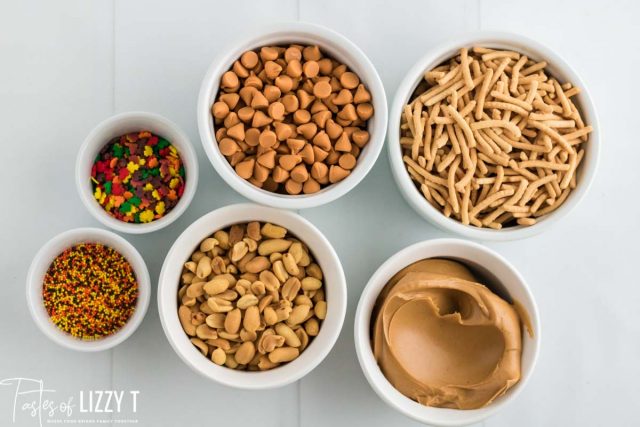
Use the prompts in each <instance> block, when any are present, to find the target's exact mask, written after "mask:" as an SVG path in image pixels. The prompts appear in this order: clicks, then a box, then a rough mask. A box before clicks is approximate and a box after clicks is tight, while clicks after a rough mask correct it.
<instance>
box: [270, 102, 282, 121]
mask: <svg viewBox="0 0 640 427" xmlns="http://www.w3.org/2000/svg"><path fill="white" fill-rule="evenodd" d="M268 111H269V116H271V118H272V119H273V120H282V119H283V118H284V113H285V109H284V105H283V104H282V102H274V103H273V104H271V105H269V109H268Z"/></svg>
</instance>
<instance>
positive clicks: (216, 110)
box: [211, 101, 229, 119]
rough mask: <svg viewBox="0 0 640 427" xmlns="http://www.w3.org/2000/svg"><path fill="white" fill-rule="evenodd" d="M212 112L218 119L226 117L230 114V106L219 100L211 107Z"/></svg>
mask: <svg viewBox="0 0 640 427" xmlns="http://www.w3.org/2000/svg"><path fill="white" fill-rule="evenodd" d="M211 114H213V117H215V118H216V119H224V118H225V117H226V116H227V114H229V106H228V105H227V104H226V103H225V102H222V101H218V102H216V103H214V104H213V106H212V107H211Z"/></svg>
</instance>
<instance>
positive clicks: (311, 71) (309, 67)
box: [302, 61, 320, 78]
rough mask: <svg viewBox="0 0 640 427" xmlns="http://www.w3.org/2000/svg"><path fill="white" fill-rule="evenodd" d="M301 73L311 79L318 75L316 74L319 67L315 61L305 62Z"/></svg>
mask: <svg viewBox="0 0 640 427" xmlns="http://www.w3.org/2000/svg"><path fill="white" fill-rule="evenodd" d="M302 71H303V72H304V75H305V76H307V77H308V78H313V77H316V76H317V75H318V72H320V66H319V65H318V63H317V62H316V61H307V62H305V63H304V65H303V66H302Z"/></svg>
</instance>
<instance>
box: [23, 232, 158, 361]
mask: <svg viewBox="0 0 640 427" xmlns="http://www.w3.org/2000/svg"><path fill="white" fill-rule="evenodd" d="M80 243H102V244H103V245H105V246H108V247H110V248H112V249H115V250H116V251H118V252H119V253H120V254H122V256H124V257H125V258H126V260H127V261H128V262H129V263H130V264H131V267H133V271H134V273H135V275H136V280H137V282H138V291H139V294H138V301H137V304H136V309H135V311H134V313H133V315H132V316H131V318H130V319H129V321H128V322H127V323H126V324H125V325H124V326H123V327H122V329H120V330H118V331H117V332H116V333H114V334H113V335H109V336H107V337H105V338H102V339H99V340H93V341H83V340H81V339H79V338H75V337H73V336H72V335H70V334H67V333H66V332H64V331H62V330H61V329H59V328H58V327H57V326H56V325H55V324H54V323H53V322H51V319H50V318H49V314H48V313H47V310H46V308H45V307H44V302H43V300H42V286H43V282H44V276H45V274H46V273H47V270H48V269H49V266H50V265H51V263H52V262H53V260H54V259H55V258H56V257H57V256H58V255H60V254H61V253H62V252H63V251H64V250H65V249H68V248H70V247H72V246H74V245H77V244H80ZM150 299H151V280H150V279H149V271H148V270H147V265H146V264H145V262H144V259H142V256H140V253H139V252H138V251H137V250H136V248H134V247H133V245H131V243H129V242H127V241H126V240H125V239H124V238H122V237H120V236H118V235H117V234H115V233H113V232H111V231H107V230H102V229H99V228H75V229H73V230H69V231H65V232H64V233H61V234H58V235H57V236H56V237H54V238H53V239H51V240H49V241H48V242H47V243H46V244H45V245H44V246H43V247H42V248H41V249H40V250H39V251H38V253H37V254H36V256H35V258H34V259H33V262H32V263H31V267H30V268H29V272H28V274H27V303H28V305H29V311H30V312H31V317H33V320H34V321H35V322H36V325H37V326H38V328H39V329H40V330H41V331H42V332H43V333H44V334H45V335H46V336H47V337H48V338H49V339H51V340H52V341H54V342H55V343H57V344H59V345H61V346H63V347H67V348H70V349H72V350H77V351H102V350H107V349H110V348H112V347H115V346H116V345H118V344H120V343H121V342H123V341H124V340H126V339H127V338H129V337H130V336H131V335H132V334H133V333H134V331H135V330H136V329H137V328H138V326H140V323H142V320H143V319H144V315H145V314H146V313H147V309H148V308H149V300H150Z"/></svg>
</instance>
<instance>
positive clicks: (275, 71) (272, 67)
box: [264, 61, 282, 80]
mask: <svg viewBox="0 0 640 427" xmlns="http://www.w3.org/2000/svg"><path fill="white" fill-rule="evenodd" d="M264 72H265V74H266V75H267V77H268V78H270V79H271V80H274V79H275V78H276V77H278V76H279V75H280V73H281V72H282V67H281V66H280V64H278V63H276V62H273V61H267V62H266V63H265V64H264Z"/></svg>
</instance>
